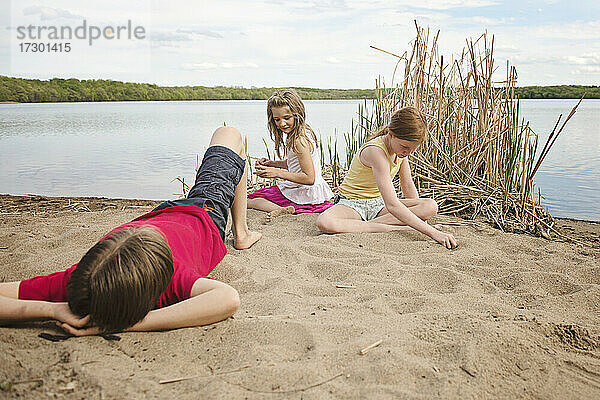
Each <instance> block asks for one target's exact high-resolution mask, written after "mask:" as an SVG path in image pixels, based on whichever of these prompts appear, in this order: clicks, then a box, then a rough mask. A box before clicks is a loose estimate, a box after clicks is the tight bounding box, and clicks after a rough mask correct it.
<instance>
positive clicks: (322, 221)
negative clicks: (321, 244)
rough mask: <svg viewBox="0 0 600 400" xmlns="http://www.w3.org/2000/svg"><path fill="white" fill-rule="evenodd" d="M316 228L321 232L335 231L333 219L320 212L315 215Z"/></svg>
mask: <svg viewBox="0 0 600 400" xmlns="http://www.w3.org/2000/svg"><path fill="white" fill-rule="evenodd" d="M317 228H319V230H320V231H321V232H323V233H336V232H337V231H336V229H335V221H333V219H332V218H329V217H328V216H327V214H320V215H319V216H318V217H317Z"/></svg>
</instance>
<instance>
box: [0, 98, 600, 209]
mask: <svg viewBox="0 0 600 400" xmlns="http://www.w3.org/2000/svg"><path fill="white" fill-rule="evenodd" d="M359 103H360V101H358V100H334V101H329V100H328V101H321V100H315V101H306V102H305V104H306V108H307V120H308V123H309V124H310V125H311V126H312V127H313V129H314V130H315V131H316V133H317V135H321V136H322V137H323V138H324V139H325V138H327V137H329V136H333V135H334V133H335V132H337V134H338V137H339V144H338V147H339V148H340V149H341V148H342V147H343V135H342V134H343V132H348V131H350V128H351V121H352V119H353V118H355V116H356V111H357V105H358V104H359ZM575 103H576V101H575V100H523V101H522V102H521V114H522V116H524V117H525V118H526V119H528V120H529V121H530V122H531V125H532V127H533V129H534V130H535V131H536V132H537V133H538V134H539V135H540V138H541V142H540V143H541V144H540V146H539V149H540V151H541V148H542V146H543V143H544V140H545V137H547V135H548V133H549V132H550V131H551V130H552V128H553V126H554V124H555V122H556V118H557V117H558V115H559V114H561V113H563V114H565V116H566V115H567V114H568V113H569V111H570V110H571V108H572V107H573V105H574V104H575ZM265 121H266V111H265V101H185V102H120V103H52V104H1V105H0V154H1V157H0V193H8V194H15V195H16V194H42V195H49V196H105V197H124V198H144V199H157V200H160V199H165V198H170V197H172V196H173V195H174V194H177V193H181V184H179V183H178V182H172V180H173V179H174V178H175V177H177V176H181V177H183V178H185V181H186V182H193V177H194V167H195V164H196V155H197V154H200V155H202V154H203V153H204V151H205V149H206V147H207V145H208V141H209V139H210V135H211V133H212V132H213V131H214V129H215V128H216V127H218V126H222V125H223V124H224V123H226V124H227V125H229V126H235V127H237V128H239V129H240V130H241V131H242V134H244V135H245V136H247V137H248V154H250V155H253V156H262V155H264V154H266V152H265V146H264V144H263V142H262V138H265V139H266V140H267V142H269V138H268V132H267V129H266V122H265ZM599 127H600V100H584V101H583V102H582V103H581V105H580V106H579V109H578V111H577V113H576V114H575V116H574V117H573V118H572V119H571V121H569V123H568V124H567V126H566V128H565V130H564V131H563V132H562V133H561V136H560V137H559V139H558V140H557V142H556V143H555V145H554V147H553V148H552V150H551V152H550V154H549V155H548V157H547V159H546V160H545V162H544V164H542V167H541V168H540V170H539V171H538V173H537V177H536V182H537V185H538V187H541V189H542V195H543V196H544V197H545V200H544V201H543V204H544V205H546V206H548V207H549V209H550V211H551V212H552V214H553V215H555V216H563V217H573V218H579V219H592V220H599V219H600V210H599V207H598V204H600V128H599ZM269 144H270V147H271V149H272V148H273V145H272V144H271V143H269Z"/></svg>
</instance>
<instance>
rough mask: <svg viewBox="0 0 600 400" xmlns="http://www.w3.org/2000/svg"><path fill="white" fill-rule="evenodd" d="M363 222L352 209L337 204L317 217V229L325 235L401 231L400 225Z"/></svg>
mask: <svg viewBox="0 0 600 400" xmlns="http://www.w3.org/2000/svg"><path fill="white" fill-rule="evenodd" d="M373 221H374V220H372V221H363V220H362V219H361V217H360V214H358V213H357V212H356V211H354V210H353V209H352V208H350V207H347V206H344V205H341V204H336V205H334V206H333V207H331V208H328V209H327V210H326V211H324V212H323V213H322V214H321V215H319V216H318V217H317V227H318V228H319V229H320V230H321V232H325V233H342V232H390V231H396V230H401V229H403V227H401V226H398V225H391V224H383V223H379V222H373Z"/></svg>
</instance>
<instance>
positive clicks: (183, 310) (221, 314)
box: [61, 278, 240, 336]
mask: <svg viewBox="0 0 600 400" xmlns="http://www.w3.org/2000/svg"><path fill="white" fill-rule="evenodd" d="M239 305H240V297H239V294H238V292H237V290H235V289H234V288H232V287H231V286H229V285H227V284H225V283H223V282H219V281H215V280H213V279H206V278H199V279H198V280H196V282H194V285H193V286H192V290H191V292H190V298H189V299H187V300H184V301H182V302H179V303H176V304H173V305H170V306H168V307H164V308H159V309H156V310H152V311H150V312H149V313H148V314H146V316H145V317H144V319H143V320H141V321H140V322H138V323H137V324H135V325H133V326H132V327H130V328H127V329H126V331H131V332H146V331H163V330H169V329H177V328H185V327H189V326H199V325H208V324H212V323H214V322H218V321H222V320H224V319H226V318H229V317H230V316H232V315H233V314H234V313H235V312H236V311H237V309H238V307H239ZM61 326H62V328H63V329H64V330H66V331H67V332H69V333H71V334H72V335H75V336H86V335H96V334H98V333H99V331H98V329H97V328H96V327H90V328H84V329H75V328H74V327H72V326H70V325H69V324H62V325H61Z"/></svg>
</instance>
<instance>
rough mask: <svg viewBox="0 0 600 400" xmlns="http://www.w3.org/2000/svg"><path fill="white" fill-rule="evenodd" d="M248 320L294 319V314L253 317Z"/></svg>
mask: <svg viewBox="0 0 600 400" xmlns="http://www.w3.org/2000/svg"><path fill="white" fill-rule="evenodd" d="M248 318H257V319H263V318H294V314H280V315H251V316H249V317H248Z"/></svg>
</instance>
